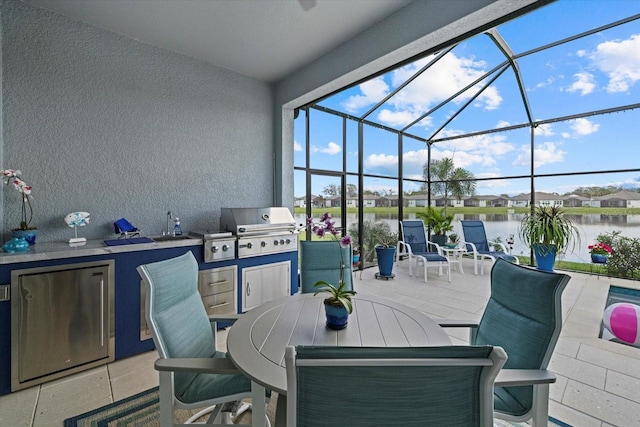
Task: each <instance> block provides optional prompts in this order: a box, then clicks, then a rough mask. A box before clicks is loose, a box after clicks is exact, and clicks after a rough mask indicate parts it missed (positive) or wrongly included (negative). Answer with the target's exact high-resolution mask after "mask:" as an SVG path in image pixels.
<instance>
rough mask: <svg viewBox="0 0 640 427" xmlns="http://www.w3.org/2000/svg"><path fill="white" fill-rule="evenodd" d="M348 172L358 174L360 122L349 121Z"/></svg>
mask: <svg viewBox="0 0 640 427" xmlns="http://www.w3.org/2000/svg"><path fill="white" fill-rule="evenodd" d="M345 149H346V150H347V172H353V173H358V122H356V121H355V120H351V119H348V120H347V145H346V148H345Z"/></svg>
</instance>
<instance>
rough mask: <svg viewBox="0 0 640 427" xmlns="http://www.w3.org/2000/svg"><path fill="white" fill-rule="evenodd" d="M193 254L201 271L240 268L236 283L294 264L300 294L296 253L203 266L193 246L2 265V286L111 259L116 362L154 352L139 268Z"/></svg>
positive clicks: (0, 370) (3, 354)
mask: <svg viewBox="0 0 640 427" xmlns="http://www.w3.org/2000/svg"><path fill="white" fill-rule="evenodd" d="M188 251H191V252H193V254H194V256H195V257H196V259H197V260H199V263H200V265H199V268H200V269H201V270H204V269H211V268H217V267H224V266H228V265H237V267H238V268H237V274H238V277H237V283H241V277H242V270H243V268H247V267H254V266H256V265H262V264H270V263H277V262H282V261H290V262H291V277H290V281H291V294H294V293H297V292H298V277H297V272H298V255H297V252H285V253H281V254H273V255H264V256H259V257H252V258H244V259H233V260H225V261H217V262H210V263H204V257H203V247H202V245H201V244H198V245H194V246H181V247H169V248H161V249H149V250H139V251H133V252H122V253H113V254H105V255H94V256H79V257H70V258H61V259H49V260H43V261H32V262H19V263H13V264H2V265H0V284H10V283H11V271H12V270H19V269H26V268H36V267H51V266H62V265H65V264H75V263H81V262H91V261H101V260H105V259H112V260H114V261H115V287H114V303H115V359H116V360H117V359H123V358H125V357H129V356H132V355H134V354H138V353H142V352H145V351H149V350H152V349H153V348H154V346H153V340H151V339H147V340H141V339H140V276H139V275H138V272H137V270H136V268H137V267H138V266H139V265H141V264H147V263H151V262H156V261H161V260H164V259H168V258H173V257H176V256H180V255H182V254H185V253H186V252H188ZM238 288H239V289H238V292H237V307H242V291H241V289H240V288H241V286H238ZM10 392H11V303H10V301H4V302H0V395H2V394H7V393H10Z"/></svg>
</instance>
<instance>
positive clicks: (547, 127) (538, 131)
mask: <svg viewBox="0 0 640 427" xmlns="http://www.w3.org/2000/svg"><path fill="white" fill-rule="evenodd" d="M533 134H534V135H539V136H551V135H555V132H553V126H551V124H549V123H543V124H541V125H538V126H536V127H535V128H534V129H533Z"/></svg>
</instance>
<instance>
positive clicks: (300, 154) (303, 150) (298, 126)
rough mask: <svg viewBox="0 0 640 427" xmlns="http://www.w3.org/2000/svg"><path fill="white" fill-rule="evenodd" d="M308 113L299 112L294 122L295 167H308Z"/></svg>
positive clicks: (304, 111)
mask: <svg viewBox="0 0 640 427" xmlns="http://www.w3.org/2000/svg"><path fill="white" fill-rule="evenodd" d="M306 122H307V111H306V110H298V117H296V118H295V119H294V121H293V166H296V167H306V166H307V128H306Z"/></svg>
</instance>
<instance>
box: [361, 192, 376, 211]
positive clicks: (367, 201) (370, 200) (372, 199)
mask: <svg viewBox="0 0 640 427" xmlns="http://www.w3.org/2000/svg"><path fill="white" fill-rule="evenodd" d="M363 199H364V200H363V201H362V204H363V205H364V206H363V207H365V208H375V207H376V200H377V199H378V196H376V195H373V194H365V195H364V196H363Z"/></svg>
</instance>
